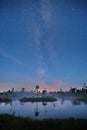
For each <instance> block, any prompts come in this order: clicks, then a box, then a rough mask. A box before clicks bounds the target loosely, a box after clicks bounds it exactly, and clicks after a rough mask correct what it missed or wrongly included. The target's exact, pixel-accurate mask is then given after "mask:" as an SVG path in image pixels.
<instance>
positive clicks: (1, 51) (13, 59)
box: [0, 48, 22, 64]
mask: <svg viewBox="0 0 87 130" xmlns="http://www.w3.org/2000/svg"><path fill="white" fill-rule="evenodd" d="M0 55H1V56H3V57H5V58H7V59H10V60H11V61H14V62H16V63H17V64H22V62H21V61H19V60H18V59H17V58H16V57H14V56H12V55H10V54H8V53H7V52H6V51H5V50H4V49H2V48H0Z"/></svg>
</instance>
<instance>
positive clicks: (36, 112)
mask: <svg viewBox="0 0 87 130" xmlns="http://www.w3.org/2000/svg"><path fill="white" fill-rule="evenodd" d="M35 116H36V117H37V116H39V111H38V102H36V109H35Z"/></svg>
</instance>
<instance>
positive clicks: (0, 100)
mask: <svg viewBox="0 0 87 130" xmlns="http://www.w3.org/2000/svg"><path fill="white" fill-rule="evenodd" d="M11 101H12V99H11V98H0V103H3V102H4V103H8V102H11Z"/></svg>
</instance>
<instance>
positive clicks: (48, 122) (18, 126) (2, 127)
mask: <svg viewBox="0 0 87 130" xmlns="http://www.w3.org/2000/svg"><path fill="white" fill-rule="evenodd" d="M86 129H87V120H85V119H74V118H70V119H44V120H32V119H30V118H24V117H15V116H13V115H7V114H1V115H0V130H86Z"/></svg>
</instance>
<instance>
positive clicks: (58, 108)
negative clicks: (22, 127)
mask: <svg viewBox="0 0 87 130" xmlns="http://www.w3.org/2000/svg"><path fill="white" fill-rule="evenodd" d="M85 103H86V102H85ZM85 103H82V100H77V99H73V100H65V99H64V98H63V99H58V100H57V101H56V102H36V103H31V102H26V103H21V102H19V101H18V100H16V101H13V102H10V103H9V104H5V103H1V104H0V113H9V114H12V115H17V116H19V115H20V116H24V117H25V116H26V117H31V118H34V119H36V118H37V117H38V118H37V119H44V118H69V117H75V118H87V103H86V104H85ZM34 108H35V109H34ZM73 113H74V114H73Z"/></svg>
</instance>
